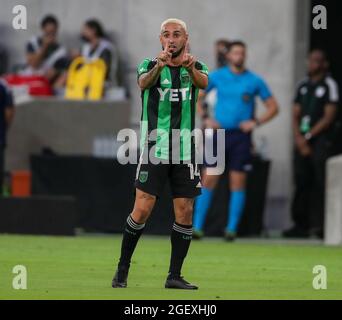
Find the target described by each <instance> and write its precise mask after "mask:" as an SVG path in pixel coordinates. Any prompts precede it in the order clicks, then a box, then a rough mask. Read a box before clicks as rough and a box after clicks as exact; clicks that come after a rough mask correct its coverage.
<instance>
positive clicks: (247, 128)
mask: <svg viewBox="0 0 342 320" xmlns="http://www.w3.org/2000/svg"><path fill="white" fill-rule="evenodd" d="M257 94H258V95H259V97H260V98H261V99H262V101H263V104H264V106H265V108H266V111H265V112H264V113H263V114H262V115H261V116H260V117H258V118H254V119H252V120H249V121H245V122H243V123H241V124H240V128H241V130H242V131H244V132H251V131H252V130H253V129H255V128H256V127H258V126H260V125H262V124H265V123H267V122H269V121H270V120H272V119H273V118H274V117H275V116H276V115H277V114H278V113H279V106H278V102H277V100H276V99H275V97H274V96H273V95H272V93H271V91H270V90H269V88H268V86H267V84H266V83H265V82H264V81H263V80H262V79H261V78H260V79H258V80H257Z"/></svg>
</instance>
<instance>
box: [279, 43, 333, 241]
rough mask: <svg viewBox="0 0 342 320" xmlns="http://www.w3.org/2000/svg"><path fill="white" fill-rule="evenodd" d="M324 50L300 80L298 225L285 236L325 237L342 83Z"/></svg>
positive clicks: (313, 56) (296, 174)
mask: <svg viewBox="0 0 342 320" xmlns="http://www.w3.org/2000/svg"><path fill="white" fill-rule="evenodd" d="M328 65H329V63H328V60H327V57H326V54H325V53H324V52H323V51H322V50H318V49H316V50H313V51H311V52H310V54H309V58H308V76H307V77H306V78H305V79H304V80H303V81H301V82H300V83H299V85H298V87H297V90H296V96H295V100H294V107H293V133H294V145H295V152H294V180H295V192H294V197H293V202H292V209H291V210H292V219H293V221H294V224H295V225H294V227H293V228H291V229H290V230H287V231H285V232H284V236H285V237H308V236H314V237H319V238H322V237H323V222H324V186H325V162H326V160H327V158H328V157H329V149H330V141H329V132H330V130H331V129H332V124H333V122H334V119H335V115H336V113H337V105H338V102H339V92H338V86H337V84H336V82H335V80H334V79H332V78H331V76H330V75H329V74H328Z"/></svg>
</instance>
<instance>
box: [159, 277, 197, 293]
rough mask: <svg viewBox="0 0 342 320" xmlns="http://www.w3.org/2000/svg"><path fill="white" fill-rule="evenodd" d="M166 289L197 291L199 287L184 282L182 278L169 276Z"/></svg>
mask: <svg viewBox="0 0 342 320" xmlns="http://www.w3.org/2000/svg"><path fill="white" fill-rule="evenodd" d="M165 288H167V289H183V290H197V289H198V287H197V286H195V285H194V284H191V283H189V282H188V281H186V280H184V279H183V277H181V276H171V275H169V276H168V277H167V279H166V282H165Z"/></svg>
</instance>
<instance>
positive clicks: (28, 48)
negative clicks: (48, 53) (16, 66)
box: [26, 42, 35, 53]
mask: <svg viewBox="0 0 342 320" xmlns="http://www.w3.org/2000/svg"><path fill="white" fill-rule="evenodd" d="M34 52H35V50H34V47H33V45H32V43H31V42H28V43H27V44H26V53H34Z"/></svg>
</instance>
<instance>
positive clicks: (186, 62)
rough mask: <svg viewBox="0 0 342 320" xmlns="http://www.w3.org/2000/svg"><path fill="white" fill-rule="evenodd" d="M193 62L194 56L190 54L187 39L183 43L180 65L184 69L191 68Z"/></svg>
mask: <svg viewBox="0 0 342 320" xmlns="http://www.w3.org/2000/svg"><path fill="white" fill-rule="evenodd" d="M195 62H196V60H195V57H194V56H193V55H191V54H190V47H189V41H187V42H186V44H185V48H184V52H183V57H182V66H183V67H184V68H186V69H192V67H193V66H194V64H195Z"/></svg>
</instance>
